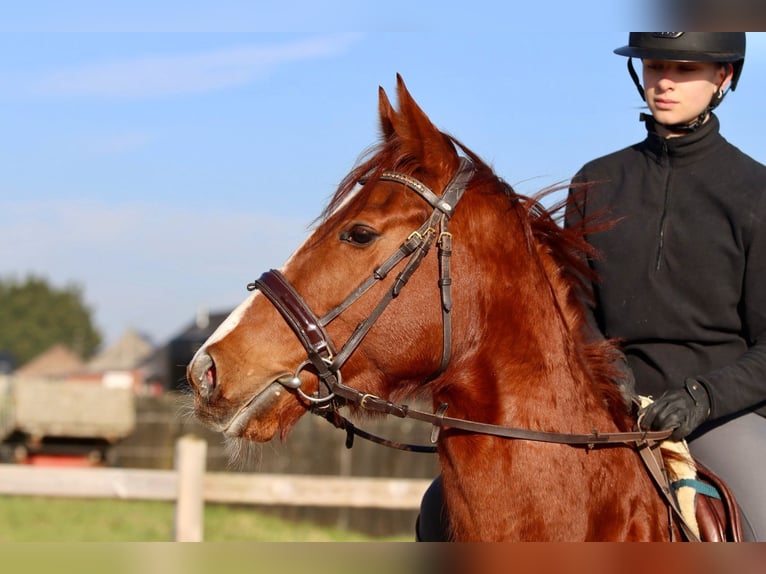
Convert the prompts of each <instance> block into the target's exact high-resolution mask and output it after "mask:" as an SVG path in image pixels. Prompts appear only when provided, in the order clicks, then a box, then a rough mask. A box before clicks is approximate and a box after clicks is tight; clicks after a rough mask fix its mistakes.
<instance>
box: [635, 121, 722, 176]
mask: <svg viewBox="0 0 766 574" xmlns="http://www.w3.org/2000/svg"><path fill="white" fill-rule="evenodd" d="M641 116H642V117H641V119H642V121H644V122H645V124H646V130H647V132H648V135H647V138H646V149H647V151H648V152H649V154H650V155H651V156H652V157H653V158H654V159H655V160H656V161H658V162H660V161H662V160H663V159H664V158H667V159H668V160H670V161H671V162H672V163H673V164H674V165H686V164H690V163H694V162H696V161H699V160H701V159H702V158H704V157H706V156H708V155H709V154H710V153H712V152H713V151H715V149H716V148H717V147H718V145H719V144H720V142H721V141H722V140H723V138H722V137H720V127H721V126H720V122H719V121H718V117H717V116H716V115H715V114H713V113H711V114H710V119H709V120H708V121H707V122H705V123H704V124H703V125H702V126H700V128H699V129H698V130H696V131H694V132H692V133H690V134H686V135H682V136H678V137H673V138H665V137H662V136H660V135H659V134H658V133H657V131H656V125H657V122H656V121H655V120H654V118H653V117H652V116H649V115H646V114H641Z"/></svg>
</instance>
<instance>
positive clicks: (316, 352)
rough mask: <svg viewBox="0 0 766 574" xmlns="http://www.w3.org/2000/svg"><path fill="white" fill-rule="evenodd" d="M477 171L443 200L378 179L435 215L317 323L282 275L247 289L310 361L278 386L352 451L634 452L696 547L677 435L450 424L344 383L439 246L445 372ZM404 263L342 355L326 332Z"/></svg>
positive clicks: (392, 178)
mask: <svg viewBox="0 0 766 574" xmlns="http://www.w3.org/2000/svg"><path fill="white" fill-rule="evenodd" d="M475 172H476V168H475V166H474V164H473V162H472V161H471V160H470V159H468V158H465V157H461V159H460V165H459V167H458V169H457V171H456V172H455V174H454V175H453V177H452V179H451V180H450V181H449V182H448V183H447V185H446V187H445V188H444V191H443V192H442V194H441V196H439V195H437V194H435V193H434V192H433V191H432V190H431V189H430V188H428V186H426V185H425V184H423V183H422V182H421V181H419V180H418V179H416V178H414V177H412V176H410V175H408V174H405V173H402V172H398V171H383V172H381V173H380V174H379V175H378V179H379V180H380V181H389V182H395V183H401V184H403V185H404V186H405V187H406V188H407V189H409V190H411V191H413V192H415V193H416V194H417V195H419V196H420V197H421V198H422V199H424V200H425V201H426V202H427V203H428V204H429V205H430V206H431V207H432V208H433V211H432V213H431V215H430V217H428V218H427V219H426V221H425V222H424V223H423V225H421V227H420V228H419V229H417V230H416V231H414V232H413V233H411V234H410V235H409V237H407V239H406V240H405V241H404V242H403V243H402V244H401V245H400V247H399V248H398V249H397V250H396V251H395V252H394V253H393V254H392V255H391V256H390V257H389V258H388V259H386V261H384V262H383V264H382V265H380V266H379V267H377V268H376V269H375V270H374V271H373V272H372V274H371V275H370V276H369V277H368V278H367V279H366V280H365V281H364V282H363V283H362V284H361V285H359V286H358V287H357V288H356V289H355V290H354V291H353V292H352V293H351V294H349V295H348V296H347V297H346V298H345V299H344V300H343V301H342V302H341V303H340V304H339V305H337V306H336V307H335V308H333V309H332V310H330V311H329V312H328V313H327V314H325V315H324V316H322V317H317V315H316V314H315V313H314V312H313V311H312V310H311V308H310V307H309V306H308V304H307V303H306V301H305V300H304V299H303V297H302V296H301V295H300V293H298V291H297V290H296V289H295V288H294V287H293V286H292V285H291V284H290V282H289V281H288V280H287V279H286V278H285V277H284V275H282V273H280V272H279V271H277V270H274V269H272V270H270V271H266V272H265V273H263V274H262V275H261V277H260V278H259V279H257V280H255V281H254V282H252V283H250V284H249V285H248V286H247V288H248V290H250V291H253V290H256V289H257V290H259V291H261V293H263V295H264V296H265V297H266V298H267V299H268V300H269V301H270V302H271V303H272V305H274V307H275V308H276V309H277V311H278V312H279V313H280V315H281V316H282V318H283V319H284V320H285V322H286V323H287V324H288V326H289V327H290V328H291V329H292V331H293V333H295V335H296V336H297V337H298V339H299V341H300V342H301V344H302V345H303V347H304V349H305V350H306V353H307V359H306V360H305V361H303V363H301V364H300V365H299V366H298V367H297V369H296V370H295V373H294V375H293V376H292V377H291V378H281V379H279V380H278V382H279V383H281V384H282V385H284V386H285V387H287V388H289V389H292V390H294V391H296V392H297V393H298V394H299V395H300V396H301V397H302V398H303V399H304V400H305V401H307V402H308V403H309V410H310V411H311V412H312V413H314V414H318V415H320V416H323V417H324V418H326V419H327V420H329V421H330V422H332V423H333V424H334V425H335V426H337V427H339V428H342V429H344V430H345V431H346V437H347V438H346V446H347V447H349V448H350V447H351V445H352V444H353V438H354V436H355V435H356V436H361V437H363V438H366V439H368V440H372V441H374V442H377V443H380V444H384V445H386V446H390V447H393V448H399V449H402V450H410V451H415V452H435V451H436V447H435V446H433V445H434V444H436V443H437V441H438V437H439V432H440V430H441V429H442V428H444V427H450V428H452V429H457V430H462V431H466V432H469V433H480V434H486V435H493V436H498V437H503V438H509V439H517V440H530V441H538V442H547V443H556V444H564V445H570V446H580V447H585V448H587V449H589V450H591V449H594V448H597V447H605V446H620V445H633V446H635V447H636V449H637V450H638V452H639V454H640V455H641V458H642V460H643V462H644V464H645V465H646V467H647V469H648V471H649V474H650V475H651V476H652V478H653V479H654V481H655V483H656V485H657V487H658V488H659V490H660V492H661V494H662V495H663V497H664V498H665V499H666V501H667V503H668V506H669V511H672V513H673V514H674V515H675V516H676V518H677V519H678V523H679V526H680V527H681V528H682V529H683V530H684V533H685V534H686V535H687V538H688V539H690V540H694V539H695V538H696V534H695V533H694V532H693V531H692V530H691V529H690V527H689V526H688V524H687V523H686V521H685V519H684V517H683V515H682V514H681V511H680V509H679V507H678V504H677V501H676V500H675V497H674V495H673V494H672V491H671V487H670V485H669V483H668V480H667V476H666V475H665V473H664V469H663V463H662V456H661V454H660V453H659V444H660V443H661V442H662V441H663V440H665V439H667V438H668V437H669V436H670V434H671V433H672V429H671V430H663V431H645V430H636V431H632V432H614V433H600V432H599V431H598V430H597V429H594V430H593V431H592V432H591V433H589V434H577V433H558V432H550V431H538V430H529V429H521V428H514V427H507V426H502V425H494V424H488V423H482V422H476V421H471V420H466V419H459V418H452V417H447V416H445V412H446V410H447V405H446V404H442V405H441V406H440V407H439V408H438V409H437V411H436V412H435V413H431V412H425V411H421V410H418V409H414V408H411V407H409V406H408V405H405V404H397V403H393V402H391V401H388V400H386V399H383V398H381V397H378V396H376V395H372V394H369V393H363V392H361V391H359V390H357V389H354V388H352V387H349V386H348V385H345V384H343V381H342V377H341V371H340V370H341V368H342V367H343V365H344V364H345V363H346V361H347V360H348V359H349V358H350V357H351V355H352V354H353V353H354V351H356V349H357V348H358V347H359V345H360V344H361V342H362V341H363V339H364V337H365V336H366V335H367V333H369V331H370V329H371V328H372V326H373V325H374V324H375V322H376V321H377V320H378V318H379V317H380V316H381V314H382V313H383V311H384V310H385V309H386V307H387V306H388V305H389V303H391V301H393V300H394V299H395V298H396V297H397V296H398V295H399V294H400V292H401V290H402V289H403V288H404V286H405V285H406V284H407V282H408V281H409V279H410V277H411V276H412V274H413V273H414V272H415V271H416V270H417V268H418V267H419V266H420V264H421V263H422V261H423V259H424V257H425V256H426V254H427V253H428V251H429V250H430V248H431V247H432V245H433V244H434V242H436V244H437V245H438V257H439V281H438V284H439V291H440V295H441V308H442V331H443V345H442V358H441V362H440V364H439V367H438V369H437V370H436V372H435V373H434V374H433V375H431V377H430V379H429V380H431V379H434V378H436V377H437V376H439V375H440V374H442V373H443V372H444V371H445V370H446V368H447V365H448V364H449V361H450V357H451V352H452V344H451V338H452V315H451V312H452V293H451V285H452V277H451V268H450V257H451V255H452V235H451V234H450V232H449V221H450V219H451V217H452V214H453V213H454V212H455V208H456V207H457V205H458V203H459V202H460V199H461V198H462V197H463V194H464V193H465V191H466V188H467V187H468V184H469V183H470V181H471V179H472V178H473V175H474V173H475ZM366 182H367V179H366V178H365V179H363V180H362V181H360V182H359V183H360V184H362V185H364V184H365V183H366ZM402 262H405V263H404V266H403V268H402V270H401V271H400V272H399V274H398V275H397V276H396V279H395V280H394V281H393V283H392V286H391V287H390V288H389V289H388V290H387V291H386V292H385V293H384V295H383V297H382V298H381V299H380V301H379V302H378V304H377V305H376V306H375V308H374V309H373V310H372V312H371V313H370V315H369V316H368V317H367V318H366V319H364V320H362V321H361V322H360V323H359V324H358V325H357V326H356V328H355V329H354V331H353V333H352V334H351V336H350V337H349V338H348V340H347V341H346V342H345V343H344V344H343V345H342V346H341V347H340V350H338V348H337V346H336V345H335V344H334V343H333V341H332V339H331V338H330V336H329V334H328V333H327V330H326V327H327V326H328V325H329V324H330V323H331V322H332V321H333V320H334V319H336V318H337V317H338V316H339V315H340V314H341V313H343V312H344V311H345V310H346V309H348V308H349V307H350V306H351V305H352V304H353V303H354V302H355V301H357V300H358V299H359V298H360V297H361V296H362V295H363V294H364V293H366V292H367V291H369V289H370V288H371V287H372V286H373V285H375V284H377V283H378V282H380V281H382V280H384V279H385V278H386V277H388V275H389V274H390V273H391V271H393V270H394V269H395V268H396V267H397V266H398V265H399V264H400V263H402ZM309 367H313V369H314V370H315V373H316V375H317V376H318V378H319V388H318V390H317V391H316V392H315V393H312V395H308V394H306V393H305V392H304V391H303V390H302V389H301V385H302V381H301V379H300V376H299V375H300V373H301V372H302V371H303V370H305V369H307V368H309ZM344 401H346V402H348V403H353V404H356V405H358V406H359V407H361V408H363V409H365V410H368V411H373V412H378V413H385V414H388V415H393V416H397V417H399V418H407V417H409V418H413V419H416V420H420V421H424V422H427V423H430V424H431V425H432V431H431V443H432V445H431V446H425V445H410V444H402V443H398V442H395V441H390V440H387V439H384V438H381V437H377V436H375V435H372V434H370V433H367V432H365V431H363V430H361V429H358V428H356V427H355V426H354V425H353V424H352V423H351V422H350V421H349V420H348V419H346V418H344V417H342V416H341V415H340V414H339V413H338V411H337V409H338V407H339V406H342V404H343V402H344Z"/></svg>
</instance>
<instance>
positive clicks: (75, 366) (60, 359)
mask: <svg viewBox="0 0 766 574" xmlns="http://www.w3.org/2000/svg"><path fill="white" fill-rule="evenodd" d="M84 368H85V363H83V361H82V359H80V357H78V356H77V355H75V354H74V353H73V352H72V351H70V350H69V349H68V348H67V347H66V346H64V345H62V344H61V343H58V344H56V345H53V346H52V347H51V348H49V349H48V350H47V351H45V352H44V353H41V354H40V355H37V357H35V358H34V359H32V360H31V361H29V362H28V363H26V364H25V365H23V366H22V367H20V368H19V369H17V370H16V374H17V375H26V376H36V377H66V376H68V375H72V374H74V373H77V372H80V371H82V370H84Z"/></svg>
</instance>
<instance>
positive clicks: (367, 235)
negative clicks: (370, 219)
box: [340, 225, 379, 246]
mask: <svg viewBox="0 0 766 574" xmlns="http://www.w3.org/2000/svg"><path fill="white" fill-rule="evenodd" d="M378 237H379V234H378V232H377V231H375V230H374V229H372V228H370V227H367V226H366V225H354V226H353V227H352V228H351V229H349V230H347V231H344V232H342V233H341V234H340V240H341V241H346V242H348V243H351V244H352V245H360V246H363V245H369V244H370V243H372V242H373V241H375V240H376V239H377V238H378Z"/></svg>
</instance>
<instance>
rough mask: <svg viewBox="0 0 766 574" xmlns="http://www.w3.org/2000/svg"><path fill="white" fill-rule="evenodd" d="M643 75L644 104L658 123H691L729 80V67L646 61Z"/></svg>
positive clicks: (697, 63) (698, 63)
mask: <svg viewBox="0 0 766 574" xmlns="http://www.w3.org/2000/svg"><path fill="white" fill-rule="evenodd" d="M643 72H644V92H645V94H646V103H647V105H648V106H649V109H650V110H651V112H652V115H653V116H654V118H655V119H656V120H657V121H658V122H659V123H661V124H671V125H672V124H678V123H686V122H690V121H692V120H693V119H694V118H696V117H697V116H698V115H699V114H701V113H702V112H703V111H704V109H705V108H706V107H707V105H708V104H709V103H710V99H711V98H712V97H713V95H714V94H715V93H716V92H717V91H718V89H719V87H721V88H726V86H727V85H728V82H729V81H731V66H722V65H720V64H717V63H713V62H672V61H665V60H649V59H646V60H643Z"/></svg>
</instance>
